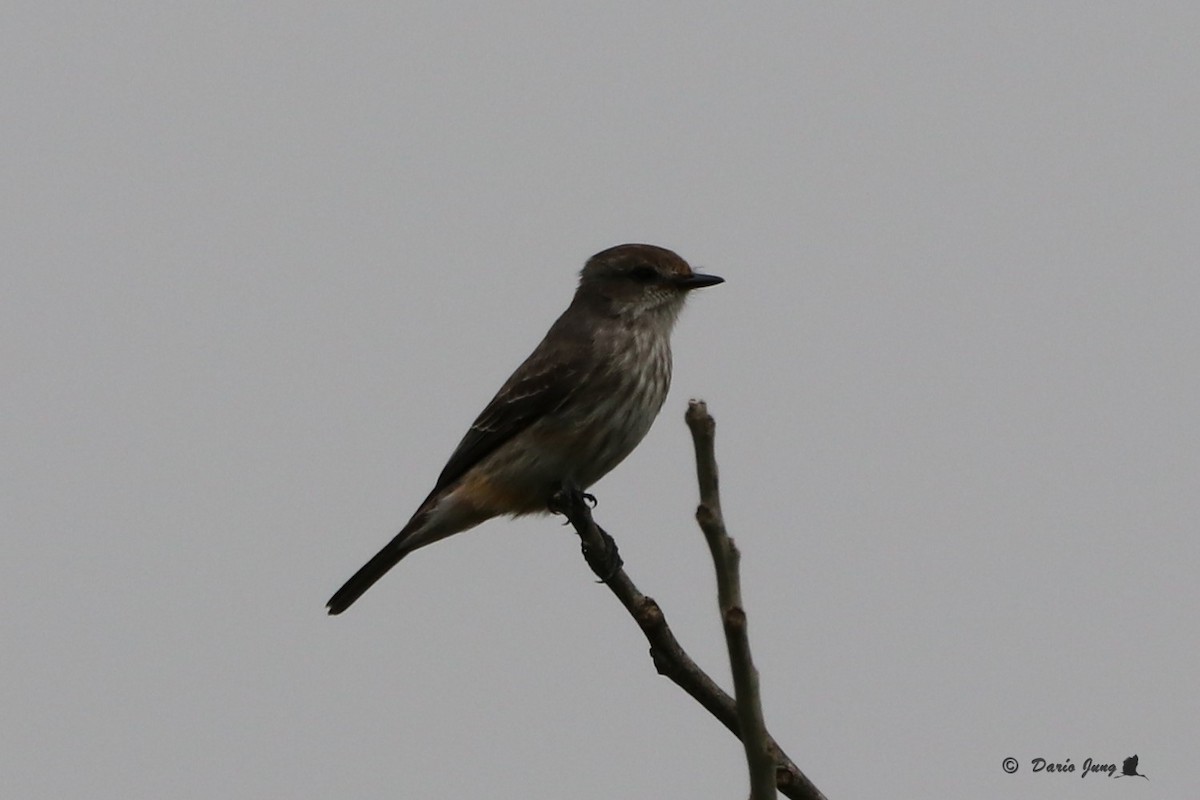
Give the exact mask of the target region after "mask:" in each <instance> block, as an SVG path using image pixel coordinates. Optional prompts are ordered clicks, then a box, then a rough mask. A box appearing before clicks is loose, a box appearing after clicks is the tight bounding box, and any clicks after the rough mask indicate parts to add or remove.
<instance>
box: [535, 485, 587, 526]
mask: <svg viewBox="0 0 1200 800" xmlns="http://www.w3.org/2000/svg"><path fill="white" fill-rule="evenodd" d="M580 503H587V506H588V508H595V507H596V496H595V495H594V494H588V493H587V492H585V491H583V490H582V489H580V488H579V487H578V486H577V485H575V484H574V483H571V482H570V481H563V484H562V486H561V487H560V488H559V490H558V491H556V492H555V493H554V494H552V495H550V499H549V500H548V501H547V502H546V508H547V509H548V510H549V511H550V513H551V514H562V515H563V516H564V517H566V518H567V522H570V521H571V517H572V516H573V513H574V509H576V508H579V504H580ZM564 524H566V523H564Z"/></svg>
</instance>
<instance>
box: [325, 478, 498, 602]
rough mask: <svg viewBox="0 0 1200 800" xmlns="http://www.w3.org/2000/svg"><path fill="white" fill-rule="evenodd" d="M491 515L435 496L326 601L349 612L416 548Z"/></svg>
mask: <svg viewBox="0 0 1200 800" xmlns="http://www.w3.org/2000/svg"><path fill="white" fill-rule="evenodd" d="M489 516H491V514H487V513H479V512H478V511H476V510H475V509H474V508H472V507H471V506H469V505H464V504H462V503H459V502H456V501H455V499H454V498H444V497H438V496H436V495H431V496H430V497H429V498H428V499H426V501H425V502H424V503H423V504H422V505H421V508H420V509H418V510H417V513H416V514H413V518H412V519H410V520H409V521H408V524H407V525H405V526H404V528H403V529H401V531H400V532H399V533H397V534H396V535H395V536H394V537H393V538H392V540H391V541H390V542H388V543H387V545H385V546H384V548H383V549H382V550H380V551H379V552H378V553H376V554H375V556H374V557H373V558H372V559H371V560H370V561H368V562H367V563H366V564H363V566H362V568H361V569H360V570H359V571H358V572H356V573H354V575H353V576H351V578H350V580H348V581H346V583H345V584H344V585H343V586H342V588H340V589H338V590H337V591H336V592H335V593H334V595H333V597H331V598H329V602H328V603H326V604H325V605H326V606H327V607H328V608H329V613H330V614H340V613H342V612H343V611H345V610H346V609H347V608H349V607H350V606H351V605H353V603H354V601H355V600H357V599H358V598H360V597H362V595H363V592H365V591H367V589H370V588H371V587H372V586H374V585H375V581H377V580H379V579H380V578H382V577H383V576H384V575H386V574H387V572H388V570H390V569H391V568H392V567H394V566H396V565H397V564H399V563H400V559H402V558H404V557H405V556H406V555H408V554H409V553H411V552H412V551H413V550H416V549H417V548H420V547H424V546H425V545H427V544H432V543H433V542H436V541H438V540H439V539H445V538H446V537H447V536H450V535H452V534H455V533H458V532H459V531H465V530H466V529H468V528H472V527H474V526H476V525H478V524H479V523H480V522H483V521H484V520H485V519H487V518H488V517H489Z"/></svg>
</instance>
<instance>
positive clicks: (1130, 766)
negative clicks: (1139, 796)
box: [1117, 754, 1150, 780]
mask: <svg viewBox="0 0 1200 800" xmlns="http://www.w3.org/2000/svg"><path fill="white" fill-rule="evenodd" d="M1137 769H1138V757H1137V755H1136V754H1135V755H1132V756H1130V757H1129V758H1127V759H1125V760H1124V761H1123V762H1121V774H1120V775H1118V776H1117V777H1118V778H1132V777H1135V776H1136V777H1138V778H1146V780H1150V779H1149V778H1147V777H1146V776H1145V775H1143V774H1141V773H1140V772H1138V771H1137Z"/></svg>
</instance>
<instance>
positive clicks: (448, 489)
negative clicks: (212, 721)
mask: <svg viewBox="0 0 1200 800" xmlns="http://www.w3.org/2000/svg"><path fill="white" fill-rule="evenodd" d="M721 282H722V279H721V278H718V277H717V276H715V275H699V274H696V273H695V272H692V268H691V267H689V266H688V263H687V262H686V261H684V260H683V259H682V258H680V257H679V256H677V255H675V253H672V252H671V251H670V250H665V249H663V248H661V247H655V246H653V245H648V244H623V245H618V246H617V247H613V248H610V249H608V250H605V251H603V252H601V253H597V254H596V255H594V256H592V257H591V258H590V259H588V262H587V264H586V265H585V266H584V268H583V271H582V272H581V273H580V275H579V288H578V289H577V290H576V291H575V298H574V299H573V300H572V301H571V305H570V306H569V307H568V308H567V310H566V311H564V312H563V314H562V316H561V317H559V318H558V320H557V321H556V322H555V323H554V324H553V325H552V326H550V331H549V333H547V334H546V338H545V339H542V342H541V344H539V345H538V346H537V348H536V349H535V350H534V351H533V353H532V354H531V355H530V356H529V358H527V359H525V363H523V364H521V366H519V367H517V371H516V372H514V373H513V374H512V376H511V377H509V379H508V380H507V381H505V383H504V385H503V386H502V387H500V391H499V392H498V393H497V394H496V396H495V397H494V398H492V402H490V403H488V405H487V408H485V409H484V410H483V413H482V414H480V415H479V418H478V419H476V420H475V422H474V423H473V424H472V425H471V429H470V430H469V431H467V435H466V436H464V437H463V439H462V441H461V442H459V443H458V447H457V448H456V449H455V451H454V454H453V455H451V456H450V461H449V462H448V463H447V464H446V466H445V468H444V469H443V470H442V474H441V475H440V476H438V481H437V485H436V486H434V487H433V491H432V492H430V493H429V496H428V497H426V498H425V502H423V503H421V507H420V508H418V509H417V513H415V514H413V516H412V519H410V520H409V521H408V524H407V525H405V526H404V528H403V530H401V531H400V533H398V534H397V535H396V537H395V538H394V539H392V540H391V541H390V542H388V544H387V546H386V547H384V548H383V549H382V550H380V551H379V553H378V554H376V555H375V557H374V558H372V559H371V560H370V561H368V562H367V563H366V565H364V566H363V568H362V569H360V570H359V571H358V572H356V573H355V574H354V577H352V578H351V579H350V580H348V581H346V585H345V586H343V587H342V588H341V589H338V591H337V593H336V594H335V595H334V596H333V597H332V598H330V600H329V604H328V605H329V613H330V614H340V613H342V612H343V611H345V610H346V609H347V608H349V607H350V604H351V603H353V602H354V601H355V600H357V599H358V598H359V597H360V596H361V595H362V593H363V592H365V591H366V590H367V589H369V588H371V586H372V585H373V584H374V583H375V581H377V580H379V579H380V578H382V577H383V575H384V573H386V572H387V571H388V570H389V569H391V568H392V567H394V566H395V565H396V562H398V561H399V560H400V559H402V558H404V557H405V556H406V555H408V554H409V553H411V552H412V551H413V550H416V549H417V548H418V547H424V546H425V545H427V544H430V543H432V542H436V541H437V540H439V539H444V538H446V537H447V536H450V535H452V534H455V533H458V532H459V531H465V530H467V529H468V528H472V527H474V526H476V525H478V524H479V523H481V522H483V521H484V520H488V519H491V518H492V517H496V516H499V515H501V514H511V515H513V516H519V515H521V514H532V513H535V512H546V511H548V508H547V506H548V504H549V502H550V499H551V497H552V496H553V495H554V494H555V493H556V492H558V491H559V490H560V489H562V488H563V487H564V486H571V487H577V488H578V489H581V490H582V489H586V488H588V487H589V486H591V485H592V484H593V483H595V482H596V481H598V480H600V478H602V477H604V475H605V474H607V473H608V471H609V470H611V469H612V468H613V467H615V466H616V465H617V464H619V463H621V461H622V460H623V459H624V458H625V456H627V455H629V453H630V452H631V451H632V450H633V448H635V447H637V445H638V443H639V442H640V441H641V440H642V437H644V436H645V435H646V432H647V431H649V430H650V425H651V423H653V422H654V418H655V417H656V416H658V411H659V409H660V408H662V404H663V401H664V400H665V399H666V397H667V390H668V389H669V388H670V386H671V328H672V327H673V326H674V324H675V319H676V317H678V316H679V312H680V310H682V308H683V302H684V298H686V297H687V294H688V292H690V291H691V290H692V289H697V288H700V287H702V286H712V285H713V284H717V283H721Z"/></svg>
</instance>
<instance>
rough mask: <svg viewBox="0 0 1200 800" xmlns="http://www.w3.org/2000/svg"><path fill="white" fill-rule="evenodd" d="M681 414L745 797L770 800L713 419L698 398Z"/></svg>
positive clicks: (770, 763) (771, 765)
mask: <svg viewBox="0 0 1200 800" xmlns="http://www.w3.org/2000/svg"><path fill="white" fill-rule="evenodd" d="M684 419H686V420H687V424H688V428H690V429H691V431H692V442H693V444H694V445H695V448H696V477H697V480H698V482H699V484H700V506H699V507H698V508H697V509H696V521H697V522H698V523H699V524H700V529H701V530H702V531H704V538H705V540H706V541H707V542H708V549H709V550H711V551H712V557H713V565H714V566H715V567H716V572H717V602H718V604H719V606H720V609H721V623H722V625H723V627H724V629H725V642H726V645H727V646H728V648H729V665H730V667H731V668H732V671H733V688H734V694H735V695H736V697H737V716H738V726H739V729H740V730H741V733H742V735H741V739H742V744H743V746H744V747H745V748H746V764H747V767H748V768H749V770H750V797H751V799H752V800H771V798H774V797H775V760H774V759H773V758H772V757H771V753H770V750H769V747H770V745H769V743H768V739H767V727H766V724H765V723H764V722H763V712H762V699H761V698H760V696H759V691H758V670H757V669H755V668H754V662H753V660H752V659H751V658H750V637H749V634H748V633H747V630H746V611H745V608H744V606H743V605H742V586H741V577H740V574H739V571H738V565H739V563H740V561H741V554H740V553H739V552H738V549H737V547H736V546H735V545H734V543H733V540H732V539H730V538H729V534H728V533H726V531H725V520H724V518H723V517H722V515H721V496H720V494H719V492H718V481H717V459H716V453H715V447H714V437H715V432H716V422H715V421H714V420H713V418H712V417H711V416H710V415H709V413H708V407H707V406H706V405H705V404H704V403H703V402H702V401H699V400H693V401H691V402H690V403H688V410H687V414H686V415H684Z"/></svg>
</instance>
